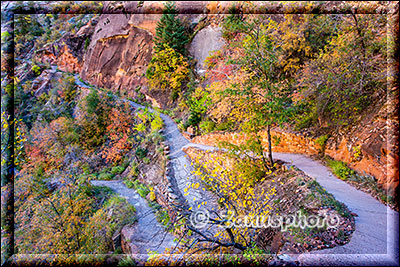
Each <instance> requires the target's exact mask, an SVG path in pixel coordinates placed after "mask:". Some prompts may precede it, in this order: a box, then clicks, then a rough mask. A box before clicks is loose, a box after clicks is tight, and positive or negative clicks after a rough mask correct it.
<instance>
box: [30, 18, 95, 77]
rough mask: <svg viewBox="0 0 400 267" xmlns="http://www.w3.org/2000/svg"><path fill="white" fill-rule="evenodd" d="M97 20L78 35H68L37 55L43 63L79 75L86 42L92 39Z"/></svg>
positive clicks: (91, 21)
mask: <svg viewBox="0 0 400 267" xmlns="http://www.w3.org/2000/svg"><path fill="white" fill-rule="evenodd" d="M96 24H97V19H96V18H95V19H92V20H90V21H89V22H88V23H87V24H86V25H85V26H83V27H82V28H81V29H80V30H79V31H78V32H77V33H76V34H71V33H67V34H65V35H64V36H63V37H62V38H61V39H59V40H58V41H56V42H54V43H53V44H50V45H47V46H45V47H43V49H40V50H38V51H37V53H36V58H37V60H38V61H39V62H41V63H45V64H46V63H47V64H50V65H57V66H58V68H59V69H60V70H62V71H67V72H73V73H79V72H80V71H81V70H82V67H83V61H84V54H85V42H86V40H87V39H90V38H91V36H92V34H93V32H94V29H95V26H96Z"/></svg>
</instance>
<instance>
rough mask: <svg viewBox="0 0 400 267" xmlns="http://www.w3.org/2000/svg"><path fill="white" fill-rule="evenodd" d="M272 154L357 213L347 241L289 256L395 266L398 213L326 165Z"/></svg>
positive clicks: (302, 260)
mask: <svg viewBox="0 0 400 267" xmlns="http://www.w3.org/2000/svg"><path fill="white" fill-rule="evenodd" d="M186 147H195V148H197V149H201V150H204V151H207V150H211V151H214V150H217V148H215V147H212V146H206V145H202V144H193V143H188V144H186ZM273 157H274V158H276V159H280V160H282V161H285V162H288V163H290V164H291V165H294V166H296V167H297V168H299V169H300V170H302V171H303V172H304V173H306V174H307V175H308V176H310V177H313V178H315V179H316V181H317V182H318V183H319V184H320V185H321V186H323V187H324V188H325V189H326V190H327V191H328V192H329V193H331V194H332V195H333V196H334V197H335V198H336V199H337V200H338V201H340V202H342V203H344V204H345V205H346V206H347V207H348V208H349V209H350V210H351V211H352V212H354V213H356V214H357V215H358V216H357V217H356V218H355V224H356V229H355V231H354V233H353V235H352V237H351V240H350V242H349V243H347V244H346V245H344V246H336V247H334V248H330V249H323V250H317V251H313V252H311V253H307V254H301V255H297V254H296V255H290V256H291V257H292V258H293V259H295V260H298V261H299V262H300V263H301V265H328V266H334V265H394V266H397V265H398V262H399V233H398V227H399V214H398V212H396V211H394V210H392V209H391V208H389V207H387V206H385V205H384V204H382V203H380V202H379V201H378V200H376V199H375V198H373V197H372V196H370V195H368V194H366V193H364V192H362V191H360V190H357V189H356V188H354V187H352V186H351V185H349V184H347V183H346V182H344V181H342V180H340V179H338V178H336V177H335V176H334V175H333V174H332V173H331V171H330V170H329V169H328V168H327V167H325V166H324V165H322V164H321V163H319V162H317V161H315V160H312V159H310V158H309V157H307V156H304V155H300V154H290V153H276V152H274V153H273Z"/></svg>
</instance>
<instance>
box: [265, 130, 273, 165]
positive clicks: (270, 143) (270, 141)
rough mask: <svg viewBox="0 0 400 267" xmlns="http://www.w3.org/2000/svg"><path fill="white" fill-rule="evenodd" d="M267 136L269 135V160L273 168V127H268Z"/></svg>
mask: <svg viewBox="0 0 400 267" xmlns="http://www.w3.org/2000/svg"><path fill="white" fill-rule="evenodd" d="M267 134H268V158H269V161H270V163H271V167H273V166H274V160H273V159H272V140H271V125H268V127H267Z"/></svg>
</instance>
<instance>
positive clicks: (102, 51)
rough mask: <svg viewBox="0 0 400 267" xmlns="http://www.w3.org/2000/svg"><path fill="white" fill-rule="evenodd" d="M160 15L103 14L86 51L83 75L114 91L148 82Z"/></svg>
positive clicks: (134, 87)
mask: <svg viewBox="0 0 400 267" xmlns="http://www.w3.org/2000/svg"><path fill="white" fill-rule="evenodd" d="M154 16H159V15H146V14H137V15H123V14H103V15H101V16H100V18H99V23H98V24H97V26H96V28H95V30H94V34H93V36H92V40H91V42H90V45H89V46H88V50H87V53H86V55H85V63H84V65H83V68H82V71H81V76H82V78H83V79H85V80H87V81H89V82H90V83H92V84H95V85H97V86H100V87H106V88H109V89H112V90H113V91H122V92H124V91H125V92H129V91H130V92H133V91H134V90H135V89H136V88H137V87H138V86H143V85H145V77H144V75H145V72H146V68H147V65H148V63H149V62H150V60H151V54H152V48H153V34H152V31H154V29H155V25H156V22H157V21H158V18H155V17H154Z"/></svg>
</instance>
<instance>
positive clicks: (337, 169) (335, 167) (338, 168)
mask: <svg viewBox="0 0 400 267" xmlns="http://www.w3.org/2000/svg"><path fill="white" fill-rule="evenodd" d="M327 163H328V166H329V167H330V168H331V169H332V172H333V173H334V174H335V175H336V176H337V177H339V178H340V179H342V180H347V179H348V178H349V177H350V176H353V175H355V172H354V171H353V170H352V169H350V168H349V167H348V166H347V165H346V164H345V163H344V162H341V161H337V160H330V159H328V160H327Z"/></svg>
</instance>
